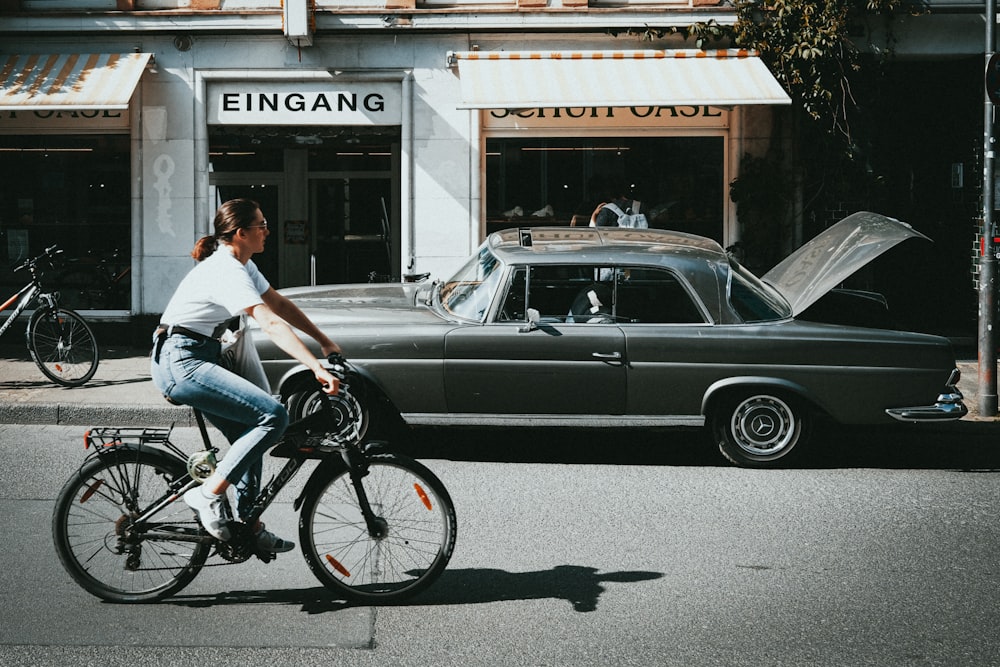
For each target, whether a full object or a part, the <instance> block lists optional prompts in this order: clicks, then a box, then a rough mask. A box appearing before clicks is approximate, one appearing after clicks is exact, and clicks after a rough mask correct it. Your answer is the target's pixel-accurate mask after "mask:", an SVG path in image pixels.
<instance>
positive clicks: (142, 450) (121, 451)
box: [87, 442, 187, 468]
mask: <svg viewBox="0 0 1000 667" xmlns="http://www.w3.org/2000/svg"><path fill="white" fill-rule="evenodd" d="M140 454H141V455H143V456H151V457H153V458H157V459H160V460H161V461H162V462H163V463H164V465H180V466H181V467H182V468H186V465H187V462H186V461H184V459H182V458H180V457H179V456H176V455H174V454H171V453H170V452H165V451H163V450H162V449H159V448H156V447H150V446H148V445H143V444H136V443H133V442H116V443H114V444H109V445H96V446H95V449H94V451H93V452H91V453H90V455H88V456H87V460H90V459H92V458H101V459H117V458H125V459H126V460H127V459H128V458H129V457H132V458H134V457H136V456H138V455H140Z"/></svg>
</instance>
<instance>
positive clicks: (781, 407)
mask: <svg viewBox="0 0 1000 667" xmlns="http://www.w3.org/2000/svg"><path fill="white" fill-rule="evenodd" d="M808 426H809V424H808V417H807V415H806V412H805V410H804V409H802V408H801V407H799V405H798V404H797V402H795V401H791V400H789V399H787V398H784V397H779V396H776V395H773V394H768V393H754V394H744V395H740V396H738V397H731V398H728V399H726V400H724V401H722V402H720V403H719V405H718V406H717V408H716V409H715V410H713V411H712V415H711V417H710V427H711V429H712V435H713V437H714V438H715V441H716V442H717V443H718V445H719V450H720V451H721V452H722V454H723V456H725V457H726V458H727V459H729V460H730V461H732V462H733V463H735V464H736V465H739V466H744V467H751V468H765V467H769V466H774V465H776V464H777V463H778V462H779V461H780V462H782V463H786V462H787V461H788V459H789V457H790V456H791V455H792V453H793V451H795V446H796V445H798V444H799V442H800V441H802V440H804V439H805V437H806V435H807V433H808Z"/></svg>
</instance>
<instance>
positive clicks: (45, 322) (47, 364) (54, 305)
mask: <svg viewBox="0 0 1000 667" xmlns="http://www.w3.org/2000/svg"><path fill="white" fill-rule="evenodd" d="M61 253H62V250H59V248H58V247H57V246H51V247H49V248H46V249H45V252H43V253H42V254H41V255H39V256H38V257H35V258H33V259H28V260H25V261H24V262H23V263H22V264H21V265H20V266H18V267H17V268H15V269H14V273H17V272H18V271H22V270H25V269H26V270H27V271H28V273H29V274H30V276H31V279H30V280H29V282H28V284H27V285H25V286H24V287H22V288H21V289H20V290H19V291H18V292H17V294H14V295H13V296H11V297H10V298H9V299H7V301H5V302H4V303H3V305H2V306H0V313H3V312H5V311H6V310H7V309H8V308H10V307H11V306H14V308H13V310H12V312H11V313H10V315H9V316H8V317H7V319H6V320H5V321H4V322H3V324H0V336H2V335H3V334H4V333H5V332H6V331H7V330H8V329H10V328H11V327H12V326H13V325H14V322H15V321H16V320H17V318H18V317H19V316H20V315H21V314H22V313H23V312H24V311H25V310H27V309H28V308H29V307H31V306H32V305H35V304H37V308H35V310H34V312H33V313H32V314H31V317H30V318H29V319H28V327H27V329H26V330H25V337H26V340H27V344H28V352H29V353H30V354H31V358H32V360H33V361H34V362H35V363H36V364H37V365H38V368H39V369H41V371H42V373H44V374H45V377H47V378H49V379H50V380H52V381H53V382H56V383H58V384H61V385H63V386H66V387H77V386H79V385H82V384H83V383H85V382H86V381H87V380H89V379H90V378H92V377H94V373H95V372H96V371H97V364H98V363H99V361H100V351H99V350H98V348H97V339H96V338H95V337H94V332H93V331H92V330H91V328H90V325H88V324H87V322H86V320H84V319H83V318H82V317H81V316H80V315H79V314H78V313H77V312H75V311H73V310H69V309H68V308H61V307H60V306H59V294H58V292H52V291H48V290H46V289H45V288H44V287H43V286H42V273H43V269H42V267H43V266H45V265H48V266H49V267H51V266H52V264H53V262H54V260H55V259H56V258H57V257H58V256H59V255H60V254H61Z"/></svg>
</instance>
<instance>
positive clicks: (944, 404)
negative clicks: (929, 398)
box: [885, 368, 969, 422]
mask: <svg viewBox="0 0 1000 667" xmlns="http://www.w3.org/2000/svg"><path fill="white" fill-rule="evenodd" d="M959 378H961V372H960V371H959V370H958V369H957V368H956V369H955V370H953V371H952V372H951V377H950V378H948V385H947V386H946V388H945V393H943V394H940V395H939V396H938V397H937V402H936V403H934V405H922V406H916V407H912V408H889V409H887V410H886V411H885V412H886V414H887V415H889V416H890V417H892V418H893V419H898V420H899V421H901V422H929V421H952V420H955V419H961V418H962V417H964V416H965V415H967V414H969V408H967V407H965V403H963V402H962V399H963V398H964V396H962V392H960V391H959V390H958V387H957V386H956V385H957V384H958V380H959Z"/></svg>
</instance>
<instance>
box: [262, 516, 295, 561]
mask: <svg viewBox="0 0 1000 667" xmlns="http://www.w3.org/2000/svg"><path fill="white" fill-rule="evenodd" d="M257 548H258V549H260V550H261V551H269V552H271V553H273V554H280V553H284V552H286V551H291V550H292V549H294V548H295V542H289V541H288V540H283V539H281V538H280V537H278V536H277V535H275V534H274V533H272V532H271V531H269V530H264V524H263V523H262V524H260V530H258V531H257Z"/></svg>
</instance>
